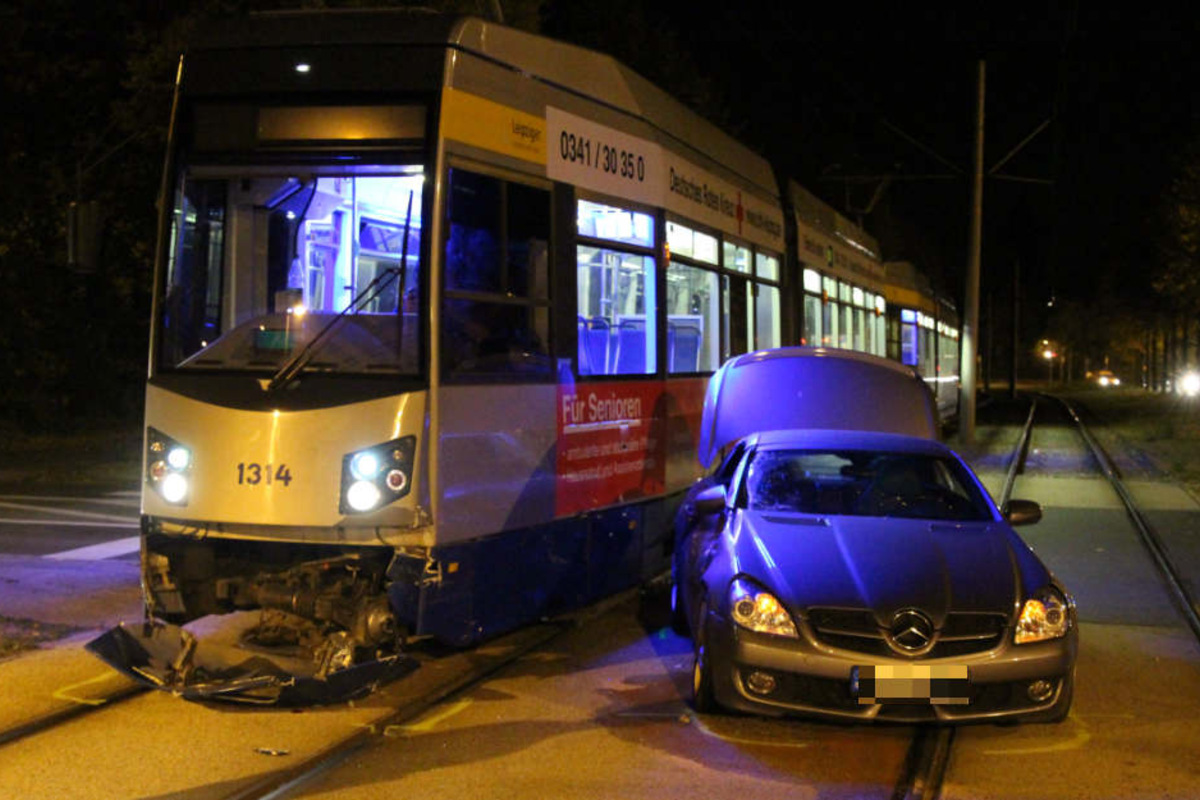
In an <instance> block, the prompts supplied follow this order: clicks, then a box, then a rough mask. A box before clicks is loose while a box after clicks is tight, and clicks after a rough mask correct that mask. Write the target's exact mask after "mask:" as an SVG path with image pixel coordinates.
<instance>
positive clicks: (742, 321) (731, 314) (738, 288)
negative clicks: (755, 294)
mask: <svg viewBox="0 0 1200 800" xmlns="http://www.w3.org/2000/svg"><path fill="white" fill-rule="evenodd" d="M721 282H722V284H723V286H722V288H723V289H724V291H723V292H722V293H721V294H722V296H723V298H724V305H725V320H724V325H723V326H722V328H723V334H724V335H723V336H722V337H721V340H722V342H723V343H724V349H723V351H722V353H721V360H722V361H725V360H726V359H728V358H731V357H732V356H737V355H741V354H742V353H746V352H749V350H750V336H749V324H750V300H749V291H748V290H749V288H750V284H749V282H748V281H747V280H746V279H745V278H739V277H737V276H734V275H724V276H722V278H721Z"/></svg>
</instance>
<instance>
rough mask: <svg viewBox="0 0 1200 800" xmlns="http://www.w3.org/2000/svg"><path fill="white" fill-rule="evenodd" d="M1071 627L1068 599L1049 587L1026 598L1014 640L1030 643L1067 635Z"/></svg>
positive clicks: (1017, 642) (1020, 642) (1018, 642)
mask: <svg viewBox="0 0 1200 800" xmlns="http://www.w3.org/2000/svg"><path fill="white" fill-rule="evenodd" d="M1070 627H1071V615H1070V610H1069V607H1068V603H1067V600H1066V599H1064V598H1063V596H1062V595H1060V594H1059V593H1058V592H1057V591H1055V590H1054V589H1050V588H1047V589H1045V590H1043V591H1041V592H1039V593H1038V594H1037V596H1035V597H1031V598H1029V599H1028V600H1026V601H1025V605H1024V606H1022V607H1021V616H1020V618H1018V619H1017V630H1016V633H1015V634H1014V635H1013V641H1014V642H1015V643H1016V644H1029V643H1030V642H1042V641H1045V640H1047V639H1058V638H1060V637H1062V636H1065V635H1066V633H1067V630H1068V629H1070Z"/></svg>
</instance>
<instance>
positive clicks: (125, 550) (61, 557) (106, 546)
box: [42, 536, 142, 561]
mask: <svg viewBox="0 0 1200 800" xmlns="http://www.w3.org/2000/svg"><path fill="white" fill-rule="evenodd" d="M141 546H142V537H140V536H130V537H128V538H125V539H114V540H113V541H111V542H102V543H100V544H92V545H88V546H87V547H76V548H75V549H74V550H63V551H61V552H59V553H50V554H49V555H46V556H42V558H53V559H55V560H56V561H103V560H104V559H106V558H116V557H118V556H124V555H128V554H130V553H136V552H137V551H138V548H140V547H141Z"/></svg>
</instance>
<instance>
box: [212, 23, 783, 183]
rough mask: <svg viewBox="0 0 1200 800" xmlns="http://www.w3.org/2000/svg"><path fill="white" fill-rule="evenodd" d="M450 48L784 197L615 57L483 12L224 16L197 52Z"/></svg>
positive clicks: (755, 165) (752, 159)
mask: <svg viewBox="0 0 1200 800" xmlns="http://www.w3.org/2000/svg"><path fill="white" fill-rule="evenodd" d="M355 44H357V45H413V46H426V47H428V46H441V47H451V48H455V49H458V50H460V51H463V52H466V53H471V54H474V55H476V56H479V57H481V58H484V59H487V60H489V61H492V62H493V63H497V64H500V65H502V66H505V67H508V68H510V69H512V70H514V71H515V72H518V73H521V74H523V75H525V76H530V77H533V78H535V79H537V80H540V81H542V82H544V83H546V84H547V85H550V86H555V87H558V88H561V89H565V90H567V91H570V92H573V93H575V94H577V95H580V96H581V97H585V98H587V99H590V100H593V101H596V102H599V103H602V104H604V105H606V106H609V107H610V108H613V109H616V110H618V111H620V112H622V113H625V114H628V115H630V116H632V117H636V118H639V119H641V120H644V121H645V122H647V123H649V124H650V125H652V126H654V127H655V128H657V129H659V130H661V131H662V132H663V133H665V134H667V135H668V136H670V137H672V138H674V139H676V140H678V141H680V142H683V143H685V144H687V145H689V146H690V147H692V148H695V149H696V150H697V151H699V152H701V153H704V154H705V155H707V156H709V157H710V158H712V159H713V160H714V161H716V162H717V163H719V164H721V165H723V166H725V167H726V168H729V169H732V170H733V171H734V172H737V173H739V174H741V175H742V176H743V177H745V178H747V179H749V180H751V181H752V182H754V183H755V184H757V185H758V186H759V187H760V188H762V189H765V190H768V191H769V192H770V193H771V194H772V195H773V196H778V194H779V190H778V185H777V183H776V181H775V176H774V174H773V172H772V169H771V166H770V164H769V163H768V162H767V160H766V159H765V158H763V157H762V156H760V155H759V154H758V153H755V152H754V151H753V150H751V149H750V148H749V147H747V146H745V145H743V144H742V143H740V142H738V141H737V140H736V139H734V138H733V137H732V136H730V135H728V134H727V133H725V132H724V131H722V130H721V129H720V128H718V127H717V126H716V125H713V124H712V123H710V122H708V121H707V120H705V119H704V118H703V117H701V116H700V115H698V114H697V113H695V112H694V111H692V110H690V109H689V108H687V106H685V105H684V104H683V103H681V102H679V101H678V100H676V99H675V98H673V97H671V96H670V95H669V94H667V93H666V92H665V91H663V90H662V89H660V88H658V87H657V86H655V85H654V84H652V83H651V82H650V81H648V80H646V79H645V78H643V77H642V76H641V75H639V74H637V73H636V72H634V71H633V70H632V69H630V68H629V67H627V66H625V65H624V64H622V63H620V62H619V61H617V60H616V59H615V58H613V57H612V56H609V55H606V54H604V53H599V52H596V51H594V50H588V49H586V48H583V47H578V46H576V45H572V44H567V43H565V42H560V41H557V40H554V39H550V38H547V37H544V36H538V35H536V34H532V33H527V32H525V31H520V30H517V29H515V28H509V27H506V26H504V25H500V24H498V23H494V22H488V21H486V20H482V19H479V18H476V17H461V16H452V15H445V14H439V13H435V12H430V11H422V10H413V9H371V10H358V9H340V10H320V11H316V10H314V11H284V12H264V13H257V14H252V15H250V16H249V17H248V18H247V17H242V18H234V19H227V20H217V21H214V22H213V23H211V24H209V25H208V26H206V27H205V28H204V29H202V30H201V31H200V32H199V33H198V34H197V36H196V37H194V38H193V40H192V43H191V46H190V48H189V49H190V50H191V51H193V52H195V51H212V50H235V49H243V48H284V47H305V46H312V47H327V46H338V45H355Z"/></svg>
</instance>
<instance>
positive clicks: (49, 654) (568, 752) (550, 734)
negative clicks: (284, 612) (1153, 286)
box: [0, 430, 1200, 800]
mask: <svg viewBox="0 0 1200 800" xmlns="http://www.w3.org/2000/svg"><path fill="white" fill-rule="evenodd" d="M985 478H986V480H987V481H988V483H989V486H991V487H998V485H999V482H1000V480H1002V476H1000V475H999V473H997V472H992V473H988V474H987V475H985ZM1132 488H1133V491H1134V494H1135V496H1137V497H1138V498H1139V499H1140V500H1141V501H1142V502H1143V503H1144V504H1145V507H1146V509H1147V510H1148V512H1149V515H1150V517H1151V520H1152V522H1153V523H1154V524H1155V525H1156V526H1158V527H1159V530H1160V533H1162V534H1163V535H1164V538H1165V539H1166V540H1167V541H1168V544H1169V546H1170V547H1171V549H1172V551H1173V552H1174V553H1176V554H1177V555H1178V556H1179V558H1180V561H1181V564H1182V565H1184V566H1185V569H1187V570H1189V572H1188V575H1189V576H1192V577H1193V578H1194V577H1195V576H1197V575H1200V571H1197V570H1196V566H1197V565H1200V535H1198V533H1197V532H1198V531H1200V505H1197V503H1196V502H1195V501H1194V500H1193V499H1192V498H1191V497H1190V496H1189V495H1187V493H1185V492H1183V491H1182V490H1180V489H1178V488H1176V487H1172V486H1170V485H1164V484H1162V483H1159V482H1151V481H1143V482H1139V483H1135V484H1134V485H1133V487H1132ZM1014 496H1017V497H1027V498H1030V499H1035V500H1038V501H1040V502H1041V503H1042V504H1043V507H1044V510H1045V516H1044V518H1043V520H1042V522H1040V523H1039V524H1037V525H1034V526H1030V527H1025V528H1022V529H1020V530H1021V533H1022V535H1023V536H1024V537H1025V538H1026V540H1027V541H1028V542H1029V543H1030V544H1031V545H1032V546H1033V547H1034V549H1035V550H1037V551H1038V553H1039V555H1040V556H1041V557H1042V558H1043V560H1044V561H1046V562H1047V564H1048V565H1049V566H1050V567H1051V568H1052V569H1053V570H1054V571H1055V572H1056V573H1057V574H1058V575H1059V576H1060V577H1061V578H1062V579H1063V580H1064V582H1065V583H1066V584H1067V586H1068V587H1069V589H1070V590H1071V591H1072V593H1073V594H1074V596H1075V599H1076V601H1077V603H1078V607H1079V616H1080V621H1081V651H1080V657H1079V663H1078V678H1077V690H1076V698H1075V706H1074V708H1073V711H1072V714H1071V716H1070V718H1069V719H1068V720H1067V721H1066V722H1064V723H1062V724H1060V725H1017V726H1011V727H1001V726H993V725H980V726H970V727H963V728H961V729H960V730H959V731H958V735H957V737H956V740H955V744H954V749H953V752H952V754H951V758H950V765H949V770H948V773H947V778H946V784H945V786H944V789H943V794H942V796H943V797H945V798H948V799H949V800H967V799H968V798H971V799H979V798H1006V799H1018V800H1024V799H1025V798H1029V799H1030V800H1032V799H1033V798H1038V799H1040V798H1114V800H1115V799H1116V798H1151V797H1152V798H1193V799H1194V798H1200V759H1197V757H1196V753H1200V726H1196V725H1195V723H1194V719H1195V717H1196V713H1197V711H1198V710H1200V644H1198V643H1197V641H1196V639H1195V638H1194V637H1193V636H1192V634H1191V633H1190V631H1189V630H1188V629H1187V628H1186V627H1185V625H1184V623H1183V621H1182V618H1181V616H1180V614H1179V612H1178V610H1177V609H1176V608H1175V606H1174V605H1173V602H1172V600H1171V598H1170V597H1169V595H1168V594H1167V592H1166V590H1165V589H1164V588H1163V585H1162V581H1161V580H1160V578H1159V576H1158V574H1157V572H1156V570H1155V567H1154V566H1153V564H1152V562H1151V561H1150V558H1149V557H1148V556H1147V555H1146V554H1145V553H1144V551H1143V550H1142V547H1141V545H1140V544H1139V543H1138V541H1137V538H1136V534H1135V533H1134V531H1133V528H1132V526H1131V525H1130V523H1129V522H1128V520H1127V518H1126V516H1125V513H1124V511H1123V510H1122V509H1121V507H1120V506H1119V504H1118V502H1117V499H1116V497H1115V495H1113V493H1112V491H1111V489H1109V488H1108V486H1107V484H1105V483H1104V482H1103V481H1102V479H1101V478H1099V477H1097V476H1096V475H1095V474H1094V473H1092V472H1090V471H1089V464H1088V462H1087V461H1086V459H1085V458H1084V457H1083V455H1082V453H1081V451H1079V450H1078V449H1077V446H1076V445H1074V444H1073V440H1072V439H1071V437H1070V436H1069V435H1068V434H1067V432H1065V431H1054V430H1047V431H1043V432H1041V433H1038V434H1035V440H1034V446H1033V452H1032V453H1031V457H1030V468H1029V470H1028V472H1027V474H1026V475H1025V476H1023V477H1021V478H1019V479H1018V482H1017V486H1016V490H1015V492H1014ZM98 499H101V500H109V501H114V502H113V503H108V502H106V503H98V502H96V500H97V498H88V499H84V498H77V499H75V500H72V501H66V500H45V501H42V500H38V499H33V498H30V497H21V498H16V499H14V498H13V496H11V495H10V496H5V497H3V498H0V503H6V504H8V505H0V516H2V517H3V518H4V519H7V520H9V522H7V523H5V522H0V550H3V551H4V552H5V553H8V555H4V556H0V567H2V568H3V569H4V570H7V571H8V572H5V573H4V575H5V576H7V575H11V574H12V572H11V570H12V569H13V565H15V564H19V565H21V568H22V569H24V570H25V571H26V572H25V573H23V574H22V578H21V580H23V581H27V582H25V583H22V584H20V586H19V587H18V588H19V591H14V590H13V589H12V587H13V584H11V583H4V581H7V580H8V578H7V577H4V576H0V613H9V612H8V611H7V610H5V609H6V605H5V604H7V603H11V602H12V601H13V598H14V597H16V596H18V595H22V596H24V595H29V594H30V593H34V592H36V589H37V587H36V586H35V584H36V583H37V582H38V581H39V580H40V578H39V576H44V575H51V574H56V573H55V571H56V570H66V572H63V573H61V574H62V575H67V576H69V577H65V578H63V579H62V580H63V581H64V584H63V585H64V586H66V585H67V583H69V582H71V581H76V582H78V581H85V580H87V579H88V576H94V575H96V574H100V573H103V572H104V571H105V570H110V572H109V573H108V575H107V577H106V578H105V579H104V581H101V588H103V587H104V586H107V589H108V590H110V591H113V592H117V593H118V595H117V596H119V597H120V598H122V599H119V600H117V601H114V600H113V599H112V596H109V597H107V598H104V599H98V598H102V595H98V594H89V592H90V591H91V590H90V589H87V588H86V584H80V583H75V584H73V585H74V586H75V587H76V588H77V589H78V587H79V586H81V585H83V586H85V589H84V590H82V591H79V592H77V593H76V599H75V601H74V602H77V603H79V605H78V606H76V607H74V608H68V609H67V610H66V611H63V610H62V609H58V610H51V609H52V608H53V602H52V601H51V600H48V599H46V597H42V598H41V599H39V598H37V597H33V599H30V600H27V601H24V602H27V603H29V604H30V605H31V607H34V610H35V611H39V613H41V614H42V615H43V616H45V615H48V614H53V615H58V614H65V615H67V616H75V617H76V618H77V619H86V620H88V621H100V620H103V619H105V618H111V617H112V616H114V614H115V612H114V610H113V607H114V604H115V605H119V604H120V603H125V604H127V605H129V606H133V601H134V600H135V599H136V564H135V563H134V562H133V557H132V556H130V555H115V556H110V557H107V558H100V559H98V560H86V559H80V558H76V557H69V558H61V557H59V558H52V557H50V556H53V555H55V554H61V553H62V552H63V551H70V550H75V551H76V553H80V552H82V553H84V554H85V555H86V554H87V553H89V552H91V553H96V552H98V551H95V550H91V551H88V550H84V551H79V550H78V548H81V547H82V548H89V547H92V546H94V545H96V544H103V543H105V542H112V541H119V540H120V539H122V538H124V537H128V536H130V535H132V534H133V531H130V530H123V529H120V528H108V527H104V526H97V525H92V526H91V527H90V528H89V527H88V526H87V525H73V526H57V527H56V526H54V525H45V524H41V521H42V520H48V519H54V518H56V517H55V516H54V515H55V514H56V513H58V512H59V511H63V510H68V511H73V512H77V513H82V514H102V515H110V516H114V517H120V516H121V515H122V514H126V515H129V516H130V517H133V516H136V510H135V508H134V506H135V501H134V500H133V499H132V498H125V497H115V498H114V497H108V498H98ZM121 503H124V504H125V505H121ZM14 505H17V506H22V507H21V508H13V507H12V506H14ZM28 506H36V507H37V508H34V509H31V508H28ZM14 519H26V520H36V521H38V524H34V523H32V522H25V523H13V522H11V520H14ZM57 519H59V520H73V521H81V522H84V521H89V520H90V521H92V522H93V523H95V522H114V523H117V522H119V520H106V519H103V518H101V517H95V516H75V515H71V514H59V516H58V517H57ZM35 567H36V569H35ZM121 569H127V570H128V571H129V573H130V574H129V575H125V576H123V577H122V576H121V575H120V570H121ZM39 570H44V571H39ZM106 582H107V583H106ZM120 593H123V594H120ZM67 594H68V595H69V594H70V593H69V592H68V593H67ZM50 596H52V593H51V595H50ZM62 596H66V595H60V600H61V597H62ZM88 597H90V598H91V599H90V600H88V599H87V598H88ZM80 598H83V599H80ZM661 601H662V598H660V597H654V596H652V597H651V598H650V599H649V600H644V599H643V600H639V598H636V597H630V598H628V599H627V600H626V601H625V602H623V603H620V604H617V605H615V606H613V607H612V608H611V609H610V610H608V611H607V612H605V613H603V614H601V615H600V616H598V617H596V618H594V619H591V620H590V621H588V622H586V623H584V624H582V625H580V626H579V627H577V628H575V629H573V630H571V631H569V632H568V633H566V634H564V635H562V636H560V637H558V638H556V639H554V640H553V641H552V642H550V643H549V644H548V645H546V646H543V647H540V648H538V649H536V650H535V651H533V652H531V653H529V654H527V655H525V656H523V657H521V658H520V659H518V660H516V661H515V662H513V663H511V664H510V665H509V666H507V667H505V668H503V669H501V670H500V671H499V672H497V673H496V674H495V675H493V676H492V677H491V678H489V679H488V680H486V681H485V682H483V683H481V684H479V685H477V686H475V687H474V688H471V689H469V690H467V691H466V692H464V693H462V694H459V695H455V696H452V697H451V698H450V699H449V700H447V701H446V702H443V703H441V704H439V705H437V706H435V707H434V708H432V709H430V710H429V711H428V712H427V713H425V714H424V715H423V716H420V717H418V718H416V719H413V720H411V721H408V722H406V723H404V724H401V725H395V726H392V727H390V728H385V729H379V730H378V731H376V734H375V735H373V736H372V738H371V739H370V745H369V746H368V747H366V748H365V749H363V750H361V751H359V752H357V753H356V754H354V755H352V756H351V757H350V758H348V759H347V760H345V761H343V762H341V763H340V764H337V765H334V766H332V767H331V768H330V769H329V770H327V771H326V772H324V773H323V774H322V775H321V776H319V777H318V778H317V779H316V780H314V781H313V782H311V783H308V784H305V785H303V786H300V787H298V788H297V789H296V790H295V791H294V792H293V793H292V794H291V795H289V796H297V797H311V798H339V799H341V798H371V800H377V799H378V798H379V797H392V796H395V797H403V796H422V795H433V796H438V797H472V798H535V797H536V798H541V797H580V798H656V800H657V798H661V797H664V796H670V797H676V796H680V797H682V796H695V797H705V798H738V800H742V798H745V797H787V798H792V797H796V798H889V797H892V796H893V792H894V789H895V785H896V781H897V779H898V777H899V775H900V771H901V767H902V764H903V760H904V758H905V755H906V752H907V747H908V743H909V739H910V737H911V735H912V730H913V729H912V728H909V727H904V726H878V727H856V726H847V725H833V724H824V723H813V722H805V721H801V720H766V719H757V718H752V717H737V716H721V715H708V716H703V717H698V716H697V715H695V714H693V713H692V712H691V711H690V709H689V708H688V706H687V704H686V702H685V698H686V696H687V692H688V688H687V687H688V680H689V670H690V662H691V652H690V644H689V642H688V641H687V640H686V639H685V638H682V637H679V636H677V635H675V634H674V633H672V632H671V631H670V629H669V628H667V627H664V625H663V622H664V621H665V620H664V615H663V608H662V602H661ZM39 604H40V610H39V608H37V607H38V606H39ZM522 635H531V634H530V633H525V634H522ZM510 646H513V645H512V644H511V642H504V641H501V642H497V643H493V644H492V645H489V646H487V647H484V648H480V649H478V650H471V651H465V652H463V653H460V654H457V655H455V656H453V657H451V658H450V659H445V660H439V659H434V660H432V661H429V662H427V663H426V664H425V666H423V667H422V669H421V670H419V671H418V673H417V674H416V675H414V676H413V677H412V678H408V679H405V681H402V682H401V684H403V685H397V686H393V687H390V688H389V689H388V690H386V691H385V692H381V693H379V694H377V695H373V696H372V697H370V698H368V699H367V700H365V701H363V702H362V703H359V704H355V705H353V706H344V707H338V708H332V709H317V710H309V711H304V712H301V713H294V712H288V711H280V710H273V709H239V710H229V709H225V708H220V707H209V706H199V705H194V704H189V703H185V702H183V701H181V700H179V699H176V698H173V697H170V696H167V695H164V694H159V693H155V694H151V695H146V696H144V697H140V698H136V699H135V700H132V701H127V702H126V703H124V704H121V705H120V706H116V707H113V708H111V709H109V710H106V711H104V712H102V713H99V714H97V715H95V716H94V717H89V718H87V719H86V721H85V722H81V723H80V724H78V725H72V726H70V727H66V728H62V729H57V730H54V731H48V732H46V733H44V734H39V735H38V736H35V737H33V738H31V739H28V740H24V741H22V742H19V743H14V744H12V745H6V746H3V747H2V748H0V749H2V750H3V752H0V795H6V796H20V797H31V798H33V797H63V796H72V797H83V798H105V797H114V798H115V797H122V798H124V797H147V798H149V797H178V798H185V799H186V800H199V798H219V797H224V796H227V795H229V794H230V793H231V792H233V791H236V790H237V789H238V788H239V787H241V786H245V785H247V784H248V783H249V782H253V781H255V780H259V779H261V778H263V777H264V776H265V777H269V776H270V775H272V774H274V773H276V772H277V771H279V770H283V769H286V767H287V766H288V765H289V764H291V763H294V762H295V761H296V760H298V759H300V758H303V757H305V756H306V755H311V754H313V753H316V752H320V751H321V749H322V748H324V747H327V746H328V745H329V744H331V743H333V742H335V741H337V740H338V739H339V738H341V737H344V736H346V735H347V733H348V732H350V731H353V730H356V729H359V728H362V727H363V726H364V725H367V726H369V725H371V724H372V723H371V720H373V719H377V718H379V717H380V715H382V714H384V713H386V711H387V709H388V707H389V704H391V703H395V702H398V699H399V698H402V697H403V696H406V695H407V696H410V697H411V696H416V695H419V694H420V693H421V692H423V691H427V687H428V686H429V685H432V684H435V683H436V682H437V681H438V680H445V679H448V678H452V677H453V675H454V674H455V671H456V670H458V671H460V672H461V671H462V670H468V669H472V668H475V667H478V666H479V665H480V664H481V663H484V662H486V661H487V660H488V659H493V658H496V657H497V654H498V653H500V651H502V650H503V649H504V648H505V647H510ZM71 647H72V645H68V646H66V647H64V648H61V649H59V650H54V651H46V652H43V653H39V654H35V655H33V656H25V657H22V658H20V659H16V660H15V661H9V662H2V663H0V686H3V687H5V688H4V689H3V690H0V691H2V692H3V693H4V694H6V695H7V696H8V699H9V700H10V701H12V699H13V695H14V694H16V693H18V692H20V693H22V694H23V693H25V692H26V691H28V692H29V693H31V694H38V693H41V694H44V695H45V696H46V697H50V696H55V697H58V698H60V699H61V698H62V697H64V696H65V697H70V696H71V692H72V691H79V690H77V689H72V687H73V686H75V685H76V684H83V683H86V682H87V681H89V680H96V681H98V680H100V678H99V676H100V675H101V674H102V670H103V668H102V667H98V666H96V665H94V664H91V663H90V662H87V661H85V660H80V659H79V658H78V657H77V656H78V652H77V646H76V649H75V650H74V651H72V650H71ZM55 658H58V659H59V660H61V661H70V662H71V668H72V669H73V670H74V672H69V671H66V670H64V671H62V672H61V673H55V672H54V670H55V669H57V668H56V667H54V666H53V664H52V663H51V662H53V661H54V659H55ZM39 659H40V660H39ZM47 665H48V666H47ZM89 675H91V676H95V677H88V676H89ZM68 679H69V680H68ZM422 682H424V683H422ZM60 684H61V685H60ZM18 687H19V688H18ZM3 718H4V712H3V709H0V721H3ZM264 751H265V752H264Z"/></svg>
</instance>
